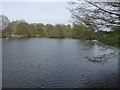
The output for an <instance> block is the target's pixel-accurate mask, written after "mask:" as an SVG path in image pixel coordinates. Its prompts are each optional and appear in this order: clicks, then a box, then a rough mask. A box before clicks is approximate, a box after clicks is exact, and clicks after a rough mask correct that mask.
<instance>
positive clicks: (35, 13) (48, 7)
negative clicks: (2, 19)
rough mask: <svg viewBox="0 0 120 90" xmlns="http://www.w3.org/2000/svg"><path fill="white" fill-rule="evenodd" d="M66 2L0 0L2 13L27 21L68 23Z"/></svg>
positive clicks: (14, 18)
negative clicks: (11, 0) (9, 0)
mask: <svg viewBox="0 0 120 90" xmlns="http://www.w3.org/2000/svg"><path fill="white" fill-rule="evenodd" d="M67 7H68V4H67V2H65V1H64V2H47V1H46V2H2V14H3V15H6V16H7V17H8V18H9V19H10V20H20V19H24V20H26V21H27V22H29V23H45V24H46V23H51V24H56V23H64V24H67V23H70V21H69V20H70V12H69V10H68V9H67Z"/></svg>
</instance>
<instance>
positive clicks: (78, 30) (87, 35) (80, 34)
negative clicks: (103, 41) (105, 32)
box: [72, 25, 95, 40]
mask: <svg viewBox="0 0 120 90" xmlns="http://www.w3.org/2000/svg"><path fill="white" fill-rule="evenodd" d="M72 36H73V38H79V39H85V40H93V39H95V32H94V31H93V30H91V29H90V28H89V27H88V26H84V25H73V29H72Z"/></svg>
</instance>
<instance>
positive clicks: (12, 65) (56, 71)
mask: <svg viewBox="0 0 120 90" xmlns="http://www.w3.org/2000/svg"><path fill="white" fill-rule="evenodd" d="M2 44H3V46H2V47H3V49H2V54H3V55H2V60H3V62H2V64H3V78H2V79H3V80H2V84H3V87H7V88H25V87H29V88H43V87H44V88H56V87H57V88H86V87H98V86H105V87H117V86H118V82H117V81H118V59H117V57H114V58H111V59H108V60H106V61H105V62H104V63H102V64H101V63H94V62H91V61H89V60H87V59H86V58H85V57H86V56H89V57H92V56H97V55H101V54H103V53H106V52H110V51H111V49H109V48H108V49H107V50H101V47H98V46H97V45H96V44H89V43H88V42H87V41H81V40H79V39H77V40H76V39H48V38H29V39H7V40H3V41H2Z"/></svg>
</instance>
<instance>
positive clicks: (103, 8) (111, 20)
mask: <svg viewBox="0 0 120 90" xmlns="http://www.w3.org/2000/svg"><path fill="white" fill-rule="evenodd" d="M70 5H71V6H70V7H69V10H70V12H71V14H72V18H73V21H74V23H82V24H85V25H90V26H93V27H94V29H95V30H103V29H104V30H105V29H109V30H110V29H111V28H112V27H114V26H120V20H119V18H120V10H119V5H120V2H90V1H87V0H85V1H84V2H81V1H77V2H72V3H70Z"/></svg>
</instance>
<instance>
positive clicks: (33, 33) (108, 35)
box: [2, 21, 120, 47]
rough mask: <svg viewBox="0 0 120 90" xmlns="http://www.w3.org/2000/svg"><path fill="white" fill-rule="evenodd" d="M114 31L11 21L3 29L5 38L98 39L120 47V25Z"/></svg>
mask: <svg viewBox="0 0 120 90" xmlns="http://www.w3.org/2000/svg"><path fill="white" fill-rule="evenodd" d="M112 29H113V31H110V32H105V31H98V32H97V33H95V31H94V29H93V28H92V27H90V26H85V25H82V24H73V25H69V24H68V25H64V24H56V25H52V24H46V25H44V24H42V23H38V24H36V23H35V24H28V23H26V22H22V21H21V22H11V23H9V25H8V27H7V28H6V29H5V30H3V31H2V37H3V38H21V37H49V38H77V39H82V40H94V39H96V40H98V41H100V42H103V43H105V44H108V45H112V46H116V47H120V45H119V36H120V31H119V29H120V27H113V28H112Z"/></svg>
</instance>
